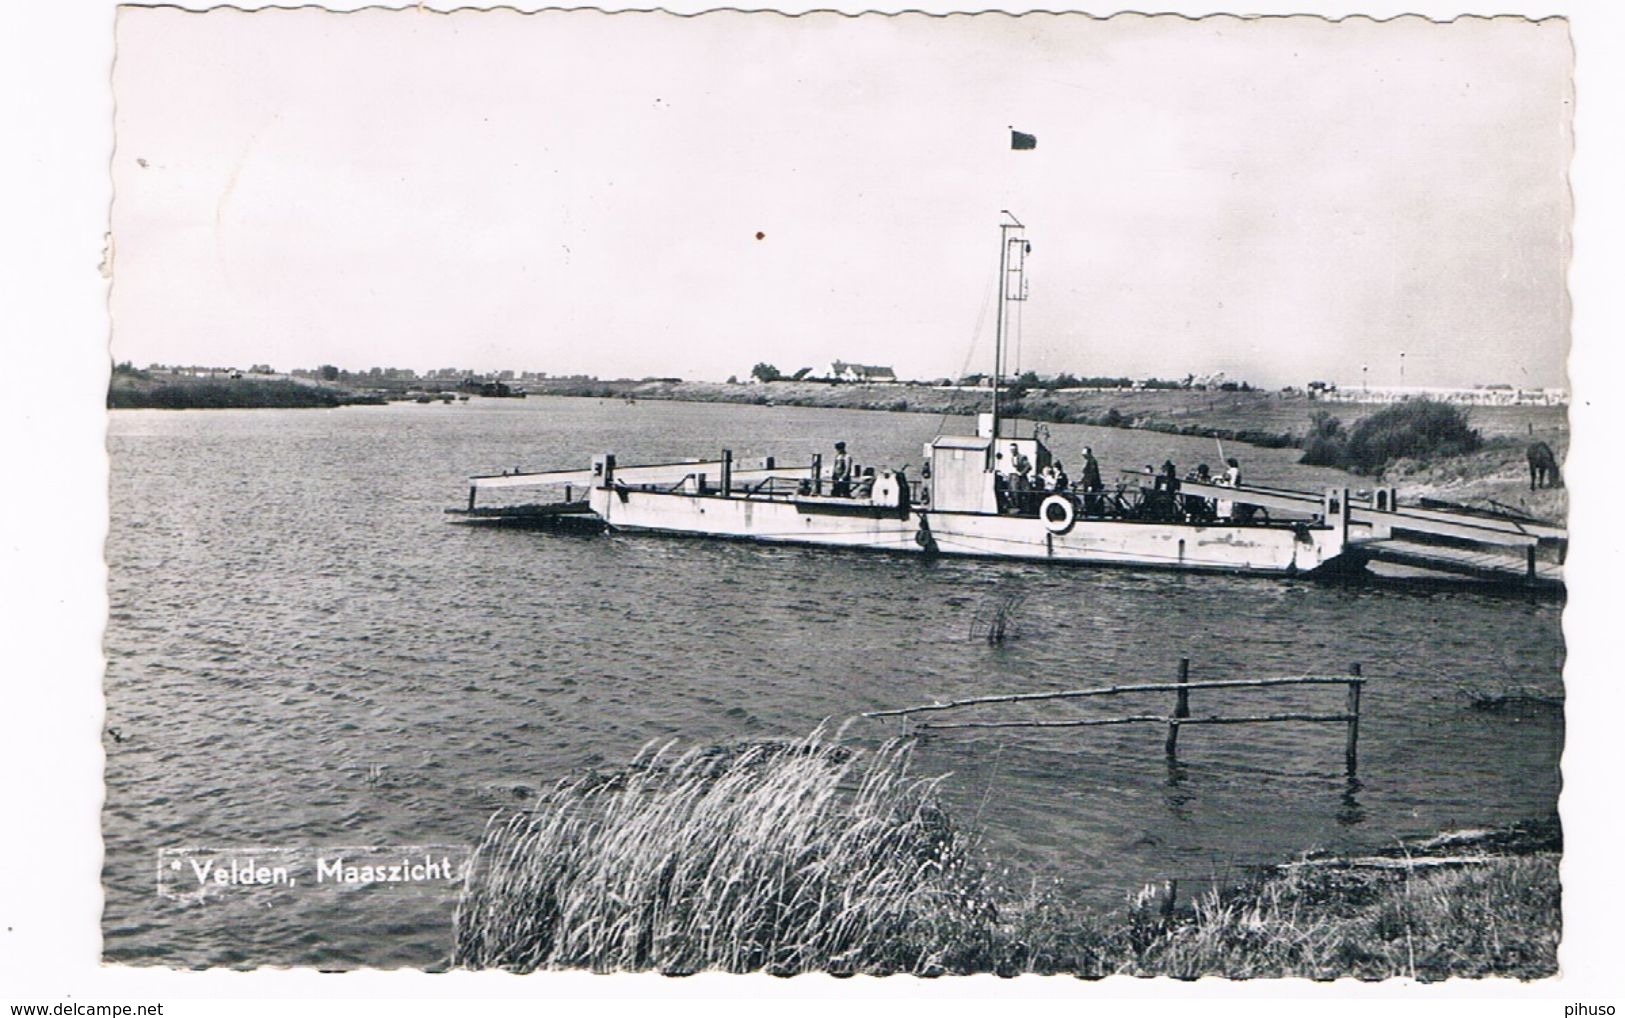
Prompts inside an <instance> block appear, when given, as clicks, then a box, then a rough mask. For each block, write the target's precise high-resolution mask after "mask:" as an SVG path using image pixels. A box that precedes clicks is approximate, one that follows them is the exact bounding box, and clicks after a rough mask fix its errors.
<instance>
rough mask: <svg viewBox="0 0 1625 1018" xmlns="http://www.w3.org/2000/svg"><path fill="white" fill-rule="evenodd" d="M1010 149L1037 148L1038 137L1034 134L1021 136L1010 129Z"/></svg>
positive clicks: (1013, 129)
mask: <svg viewBox="0 0 1625 1018" xmlns="http://www.w3.org/2000/svg"><path fill="white" fill-rule="evenodd" d="M1010 147H1011V148H1013V149H1027V148H1037V147H1038V136H1037V135H1036V134H1022V133H1021V132H1020V131H1018V130H1016V129H1015V128H1013V127H1012V128H1011V129H1010Z"/></svg>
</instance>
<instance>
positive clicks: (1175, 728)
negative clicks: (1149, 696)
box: [1162, 657, 1191, 759]
mask: <svg viewBox="0 0 1625 1018" xmlns="http://www.w3.org/2000/svg"><path fill="white" fill-rule="evenodd" d="M1190 680H1191V659H1190V658H1188V657H1182V658H1180V659H1179V682H1180V684H1181V685H1183V684H1184V683H1187V682H1189V681H1190ZM1190 716H1191V694H1190V690H1188V689H1181V690H1179V691H1177V692H1175V693H1174V717H1175V718H1188V717H1190ZM1162 748H1163V751H1164V752H1166V753H1167V754H1168V757H1169V759H1172V758H1173V756H1174V754H1175V752H1176V751H1177V750H1178V748H1179V722H1178V721H1169V722H1168V741H1167V742H1166V743H1164V744H1163V747H1162Z"/></svg>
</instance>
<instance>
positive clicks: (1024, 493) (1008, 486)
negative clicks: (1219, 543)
mask: <svg viewBox="0 0 1625 1018" xmlns="http://www.w3.org/2000/svg"><path fill="white" fill-rule="evenodd" d="M995 460H996V463H997V466H996V467H995V473H994V481H993V484H994V491H995V493H996V494H997V496H998V501H999V511H1000V512H1005V513H1014V514H1016V515H1034V514H1036V513H1037V512H1038V506H1039V504H1040V503H1042V502H1043V500H1044V499H1045V498H1046V497H1048V496H1049V495H1052V494H1067V496H1068V497H1069V498H1071V499H1072V501H1073V502H1075V503H1077V504H1079V506H1080V508H1081V509H1082V510H1083V512H1084V514H1085V515H1087V516H1101V515H1113V514H1115V512H1128V513H1130V514H1131V515H1148V516H1152V517H1155V518H1161V519H1170V520H1189V521H1204V520H1216V519H1244V518H1247V517H1250V516H1251V515H1252V510H1253V507H1252V506H1247V505H1237V504H1235V503H1233V502H1231V501H1230V500H1228V499H1210V498H1204V497H1203V496H1200V495H1181V494H1180V478H1179V470H1178V468H1177V467H1175V466H1174V463H1173V460H1165V461H1164V462H1163V464H1162V469H1161V470H1160V471H1159V470H1155V469H1153V468H1152V466H1151V464H1149V463H1147V464H1146V466H1145V474H1146V476H1147V477H1148V478H1149V485H1148V486H1146V487H1145V488H1144V490H1143V493H1142V496H1141V500H1140V502H1139V503H1138V505H1137V506H1136V507H1134V508H1133V509H1125V508H1123V507H1122V506H1121V504H1120V503H1119V505H1118V508H1117V509H1115V510H1108V502H1107V496H1106V494H1105V484H1104V483H1102V481H1101V477H1100V462H1099V461H1098V460H1097V459H1095V453H1094V450H1093V449H1092V448H1091V447H1089V446H1084V447H1083V469H1082V470H1081V471H1080V474H1079V477H1078V482H1077V485H1076V486H1075V487H1074V486H1073V484H1072V482H1071V479H1070V478H1069V477H1068V476H1067V473H1066V467H1065V465H1064V464H1063V463H1061V461H1060V460H1054V461H1052V462H1051V463H1050V464H1049V465H1048V466H1046V467H1044V468H1043V469H1041V470H1037V471H1034V470H1033V465H1032V461H1031V459H1030V458H1029V457H1028V456H1027V455H1026V454H1025V453H1024V452H1022V450H1021V446H1020V445H1019V444H1017V443H1015V442H1012V443H1010V448H1009V452H1008V453H998V454H997V455H996V457H995ZM1185 480H1187V481H1197V482H1201V483H1203V484H1214V485H1222V486H1225V487H1230V488H1236V487H1240V486H1241V463H1240V462H1239V461H1238V460H1237V459H1236V458H1235V457H1234V456H1231V457H1228V458H1226V460H1225V471H1224V473H1223V474H1222V475H1220V476H1217V477H1215V476H1213V474H1212V473H1211V472H1210V471H1209V469H1208V465H1207V464H1206V463H1202V464H1200V465H1198V466H1197V467H1196V469H1195V470H1193V471H1191V472H1190V473H1189V474H1187V475H1186V477H1185ZM1080 496H1081V497H1080Z"/></svg>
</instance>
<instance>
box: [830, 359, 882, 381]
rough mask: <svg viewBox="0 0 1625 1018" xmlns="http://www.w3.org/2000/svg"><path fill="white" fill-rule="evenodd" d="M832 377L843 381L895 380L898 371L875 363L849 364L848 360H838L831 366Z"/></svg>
mask: <svg viewBox="0 0 1625 1018" xmlns="http://www.w3.org/2000/svg"><path fill="white" fill-rule="evenodd" d="M829 374H830V377H831V378H839V379H840V380H841V381H843V382H895V381H897V372H895V371H893V370H892V369H891V368H883V367H880V366H878V365H875V364H848V363H847V362H846V361H836V362H835V363H833V364H831V365H830V366H829Z"/></svg>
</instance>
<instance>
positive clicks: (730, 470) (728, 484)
mask: <svg viewBox="0 0 1625 1018" xmlns="http://www.w3.org/2000/svg"><path fill="white" fill-rule="evenodd" d="M733 486H734V451H733V450H732V449H724V450H722V497H723V498H727V497H729V496H730V495H732V494H733Z"/></svg>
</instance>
